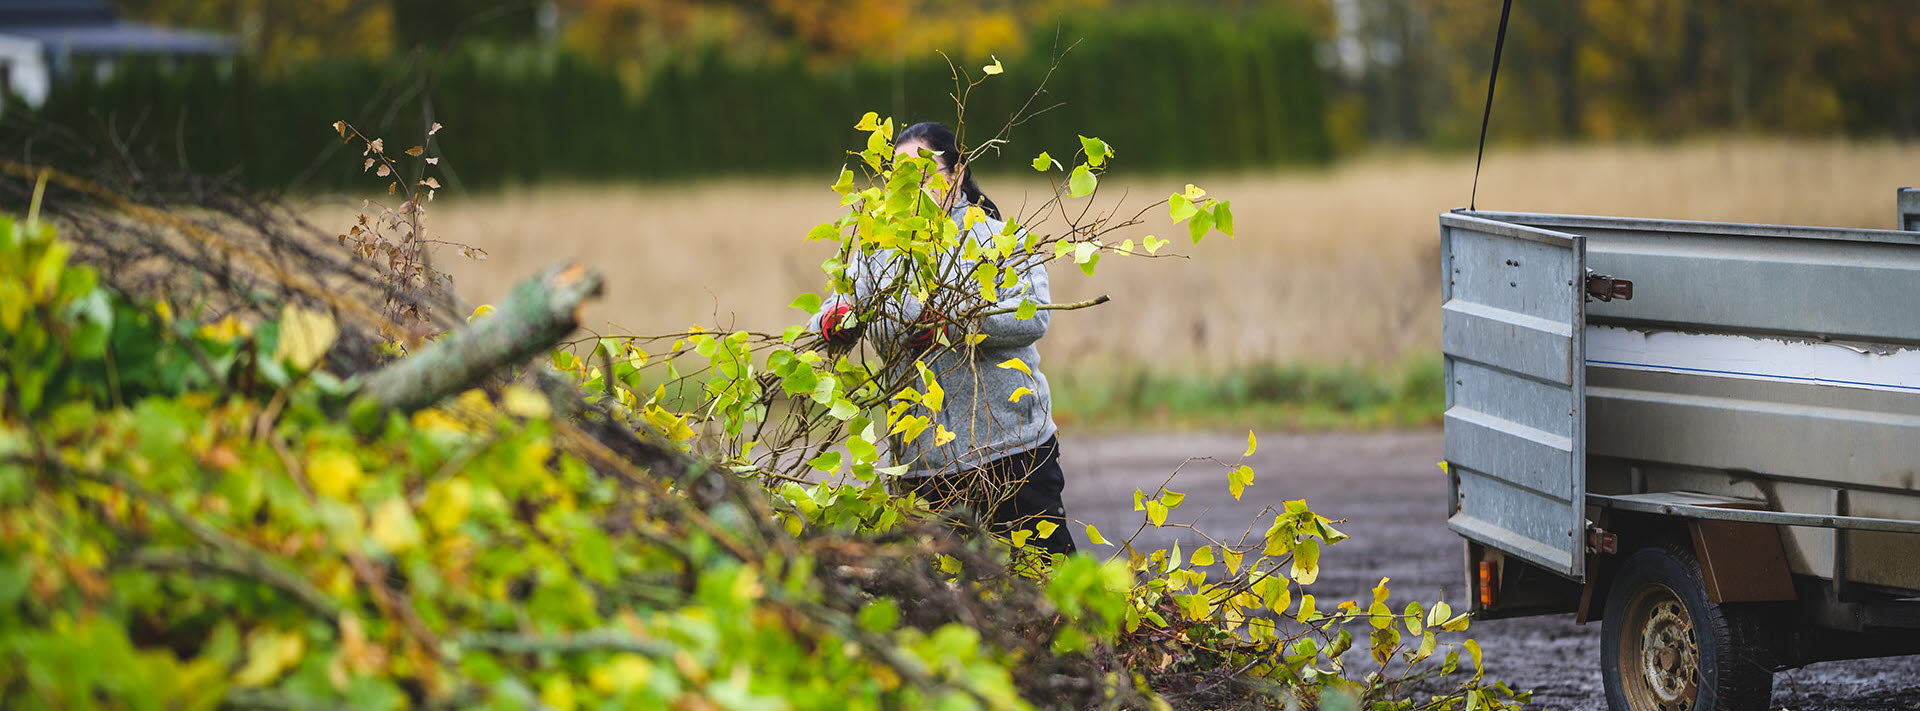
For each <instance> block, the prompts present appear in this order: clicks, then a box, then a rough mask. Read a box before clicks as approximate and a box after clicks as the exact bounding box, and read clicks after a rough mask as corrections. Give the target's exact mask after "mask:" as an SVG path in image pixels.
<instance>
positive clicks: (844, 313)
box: [820, 301, 860, 346]
mask: <svg viewBox="0 0 1920 711" xmlns="http://www.w3.org/2000/svg"><path fill="white" fill-rule="evenodd" d="M852 315H853V304H849V303H847V302H845V301H841V302H838V303H835V304H833V305H832V306H828V307H827V310H826V311H825V312H824V313H822V314H820V335H821V336H822V337H824V338H826V339H827V343H828V344H829V345H835V346H844V345H850V344H852V343H853V342H854V341H858V340H860V325H859V324H849V323H847V321H850V320H852V319H851V317H852Z"/></svg>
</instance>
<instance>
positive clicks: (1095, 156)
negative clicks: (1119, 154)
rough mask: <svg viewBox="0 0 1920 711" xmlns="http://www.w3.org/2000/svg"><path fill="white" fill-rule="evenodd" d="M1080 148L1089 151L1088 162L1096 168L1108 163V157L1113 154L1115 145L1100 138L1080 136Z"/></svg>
mask: <svg viewBox="0 0 1920 711" xmlns="http://www.w3.org/2000/svg"><path fill="white" fill-rule="evenodd" d="M1080 150H1083V151H1086V152H1087V163H1088V164H1089V165H1092V166H1093V167H1095V168H1098V167H1100V166H1102V165H1106V163H1107V157H1108V156H1111V155H1113V147H1112V146H1109V145H1107V142H1106V141H1102V140H1100V139H1098V138H1088V137H1086V136H1081V137H1080Z"/></svg>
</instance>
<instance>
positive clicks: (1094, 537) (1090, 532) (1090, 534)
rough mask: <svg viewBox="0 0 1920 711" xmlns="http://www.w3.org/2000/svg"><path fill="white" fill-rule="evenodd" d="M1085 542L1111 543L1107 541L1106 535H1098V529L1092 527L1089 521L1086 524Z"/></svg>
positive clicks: (1099, 544)
mask: <svg viewBox="0 0 1920 711" xmlns="http://www.w3.org/2000/svg"><path fill="white" fill-rule="evenodd" d="M1087 542H1088V543H1092V544H1093V545H1096V546H1110V545H1113V544H1112V543H1108V542H1107V539H1106V537H1104V536H1101V535H1100V529H1098V528H1094V527H1093V524H1091V523H1089V524H1087Z"/></svg>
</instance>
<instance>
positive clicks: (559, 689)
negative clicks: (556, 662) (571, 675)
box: [540, 676, 580, 711]
mask: <svg viewBox="0 0 1920 711" xmlns="http://www.w3.org/2000/svg"><path fill="white" fill-rule="evenodd" d="M540 703H543V704H546V705H547V706H548V707H550V708H553V709H555V711H574V709H576V708H579V704H580V701H579V699H576V698H574V695H573V682H572V681H570V680H568V679H567V678H566V677H564V676H554V677H549V678H548V679H547V681H546V682H545V683H543V684H541V685H540Z"/></svg>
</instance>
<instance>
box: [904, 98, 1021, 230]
mask: <svg viewBox="0 0 1920 711" xmlns="http://www.w3.org/2000/svg"><path fill="white" fill-rule="evenodd" d="M908 141H920V142H922V143H925V144H927V147H928V149H929V150H932V151H933V152H935V153H938V154H940V155H938V156H936V157H935V158H934V160H935V161H936V162H938V163H939V164H940V167H941V168H942V169H944V170H952V169H953V166H954V163H955V162H957V161H959V160H960V145H959V139H957V138H955V137H954V135H953V129H950V128H947V125H946V124H943V123H939V122H935V121H924V122H921V123H916V124H914V125H912V126H908V127H906V128H903V129H901V130H900V135H898V136H895V137H894V139H893V145H896V146H898V145H900V144H902V143H906V142H908ZM960 194H961V195H964V196H966V198H967V203H968V204H970V205H978V206H980V209H982V210H985V211H986V213H987V216H988V217H992V218H993V219H996V220H999V219H1004V218H1002V217H1000V207H999V206H997V205H994V204H993V201H992V200H989V199H987V194H986V193H983V192H980V184H979V183H976V182H974V180H973V168H972V167H968V168H967V169H966V172H965V173H963V174H962V175H961V176H960Z"/></svg>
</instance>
